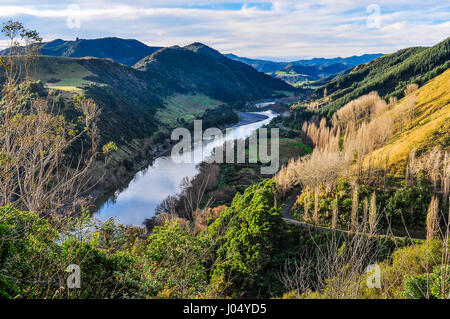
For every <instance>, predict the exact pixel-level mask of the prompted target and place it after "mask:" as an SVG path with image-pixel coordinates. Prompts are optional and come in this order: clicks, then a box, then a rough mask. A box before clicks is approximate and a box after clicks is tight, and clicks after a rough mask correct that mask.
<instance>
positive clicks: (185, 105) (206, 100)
mask: <svg viewBox="0 0 450 319" xmlns="http://www.w3.org/2000/svg"><path fill="white" fill-rule="evenodd" d="M164 103H165V105H166V107H165V108H163V109H160V110H158V111H157V112H156V117H157V119H158V120H160V121H161V122H162V123H164V124H167V125H169V126H175V125H176V124H177V118H180V119H181V118H183V119H184V120H185V121H191V120H193V119H195V118H196V117H199V116H201V115H202V114H203V113H204V112H205V110H207V109H213V108H216V107H218V106H219V105H221V104H223V102H221V101H219V100H216V99H213V98H210V97H209V96H207V95H205V94H201V93H197V94H174V95H171V96H170V97H167V98H166V99H165V100H164ZM174 115H175V116H174Z"/></svg>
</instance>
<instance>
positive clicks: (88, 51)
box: [0, 37, 161, 66]
mask: <svg viewBox="0 0 450 319" xmlns="http://www.w3.org/2000/svg"><path fill="white" fill-rule="evenodd" d="M159 49H161V47H150V46H147V45H145V44H144V43H142V42H139V41H137V40H134V39H120V38H116V37H110V38H100V39H78V38H77V39H76V40H75V41H64V40H61V39H56V40H53V41H50V42H45V43H42V44H41V45H40V46H39V51H40V53H41V54H42V55H48V56H62V57H72V58H82V57H96V58H103V59H111V60H114V61H116V62H118V63H122V64H125V65H128V66H132V65H134V64H135V63H136V62H138V61H139V60H141V59H142V58H144V57H145V56H147V55H149V54H152V53H153V52H155V51H157V50H159ZM7 53H8V50H4V51H0V55H4V54H7Z"/></svg>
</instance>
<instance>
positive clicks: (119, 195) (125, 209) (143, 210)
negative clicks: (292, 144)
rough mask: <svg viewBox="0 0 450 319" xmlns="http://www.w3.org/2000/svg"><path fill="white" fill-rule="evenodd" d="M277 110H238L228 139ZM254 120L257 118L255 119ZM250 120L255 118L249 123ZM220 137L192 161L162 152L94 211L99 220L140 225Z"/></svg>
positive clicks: (247, 133) (244, 133)
mask: <svg viewBox="0 0 450 319" xmlns="http://www.w3.org/2000/svg"><path fill="white" fill-rule="evenodd" d="M276 116H278V114H276V113H274V112H272V111H266V112H251V113H250V112H247V113H240V119H241V121H240V122H239V123H238V124H236V125H234V126H233V128H234V134H233V136H232V137H231V139H240V138H242V139H246V138H247V137H248V136H250V135H251V133H252V132H254V131H255V130H257V129H258V128H260V127H261V126H264V125H266V124H268V123H269V122H270V121H271V120H272V119H273V118H274V117H276ZM255 121H256V122H255ZM249 122H254V123H250V124H248V123H249ZM228 139H230V137H228V138H227V137H225V136H224V138H223V141H217V140H214V141H212V142H204V147H203V154H202V155H201V156H194V158H196V161H195V162H193V163H174V162H173V161H172V159H171V157H170V156H161V157H158V158H157V159H155V160H154V162H153V163H152V164H151V165H150V166H148V167H147V168H146V169H143V170H141V171H140V172H138V173H137V174H136V176H135V178H134V179H133V180H132V181H131V182H130V184H129V185H128V187H126V188H125V189H123V190H121V191H120V192H116V194H114V196H112V198H110V199H109V200H108V201H107V202H105V203H104V204H103V205H102V206H101V207H100V209H99V210H98V211H97V213H96V217H97V218H99V219H100V220H106V219H108V218H111V217H113V218H115V219H116V220H117V221H119V222H120V223H122V224H127V225H137V226H140V225H141V224H142V222H143V221H144V220H145V219H146V218H151V217H152V216H153V215H154V214H155V209H156V206H157V205H158V204H159V203H160V202H161V201H162V200H163V199H165V198H166V197H167V196H169V195H175V194H178V193H179V192H180V191H181V189H180V183H181V181H182V180H183V178H184V177H188V178H192V177H194V176H195V175H196V174H197V173H198V169H197V164H198V163H199V162H202V161H204V160H205V158H207V157H208V156H211V154H212V151H213V149H214V147H216V146H220V145H222V144H223V143H224V142H225V141H226V140H228Z"/></svg>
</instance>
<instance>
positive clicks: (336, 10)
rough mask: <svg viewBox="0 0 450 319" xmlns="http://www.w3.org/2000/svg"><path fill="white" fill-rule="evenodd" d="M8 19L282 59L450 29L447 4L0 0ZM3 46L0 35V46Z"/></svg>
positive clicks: (64, 33) (432, 37) (383, 49)
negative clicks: (200, 43)
mask: <svg viewBox="0 0 450 319" xmlns="http://www.w3.org/2000/svg"><path fill="white" fill-rule="evenodd" d="M187 3H189V4H187ZM9 19H13V20H19V21H22V22H23V23H24V24H25V26H26V27H27V28H29V29H36V30H37V31H38V32H39V33H40V34H41V36H42V37H43V38H44V41H50V40H53V39H57V38H62V39H65V40H74V39H75V38H76V37H79V38H82V39H91V38H99V37H110V36H116V37H121V38H127V39H137V40H139V41H142V42H144V43H145V44H147V45H154V46H171V45H187V44H190V43H192V42H202V43H204V44H206V45H209V46H211V47H213V48H215V49H217V50H219V51H220V52H222V53H234V54H236V55H239V56H245V57H252V58H266V59H272V60H276V61H288V60H295V59H303V58H312V57H337V56H342V57H344V56H352V55H360V54H364V53H391V52H395V51H397V50H399V49H402V48H405V47H411V46H430V45H434V44H436V43H438V42H440V41H442V40H444V39H445V38H447V37H448V36H449V35H450V2H449V1H446V0H444V1H442V0H441V1H423V0H419V1H418V0H407V1H406V0H399V1H395V0H388V1H385V0H380V1H374V0H371V1H365V0H360V1H354V0H340V1H339V0H337V1H336V0H316V1H313V0H305V1H300V0H298V1H292V0H278V1H258V0H254V1H250V2H243V1H242V0H238V1H225V0H218V1H214V0H209V1H207V0H197V1H188V2H187V1H179V0H165V1H161V0H150V1H149V0H147V1H143V0H136V1H133V0H129V1H122V0H79V1H76V0H72V1H66V0H57V1H56V0H55V1H46V0H0V22H5V21H7V20H9ZM5 44H6V41H5V40H4V38H0V47H4V46H5Z"/></svg>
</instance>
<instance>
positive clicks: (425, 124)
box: [372, 70, 450, 173]
mask: <svg viewBox="0 0 450 319" xmlns="http://www.w3.org/2000/svg"><path fill="white" fill-rule="evenodd" d="M416 94H417V105H416V114H415V116H414V118H413V120H412V122H411V124H410V125H409V126H408V127H405V126H404V124H400V123H402V122H403V121H402V120H403V118H404V115H405V113H406V104H405V103H403V102H404V100H400V101H399V102H398V103H397V104H396V105H395V106H394V107H393V108H392V109H391V110H390V111H389V112H390V113H391V115H392V118H393V119H394V121H395V123H396V124H395V127H394V131H395V133H394V136H393V137H392V139H391V140H390V141H389V142H388V143H387V144H386V145H385V146H384V147H382V148H381V149H378V150H376V151H375V152H373V154H372V155H373V156H374V158H375V159H377V158H379V157H380V154H389V161H390V162H391V163H392V164H393V165H394V166H395V168H396V169H397V171H398V172H399V173H400V172H403V168H404V165H405V163H406V161H407V158H408V154H409V153H410V152H411V150H412V149H413V148H416V149H417V151H418V152H421V151H426V150H428V149H431V148H433V147H434V146H435V145H440V146H441V147H443V148H445V149H448V148H450V133H449V132H450V70H447V71H446V72H444V73H443V74H441V75H439V76H437V77H435V78H434V79H432V80H431V81H429V82H428V83H427V84H425V85H424V86H423V87H421V88H419V89H418V90H417V91H416ZM402 126H403V127H402Z"/></svg>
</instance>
